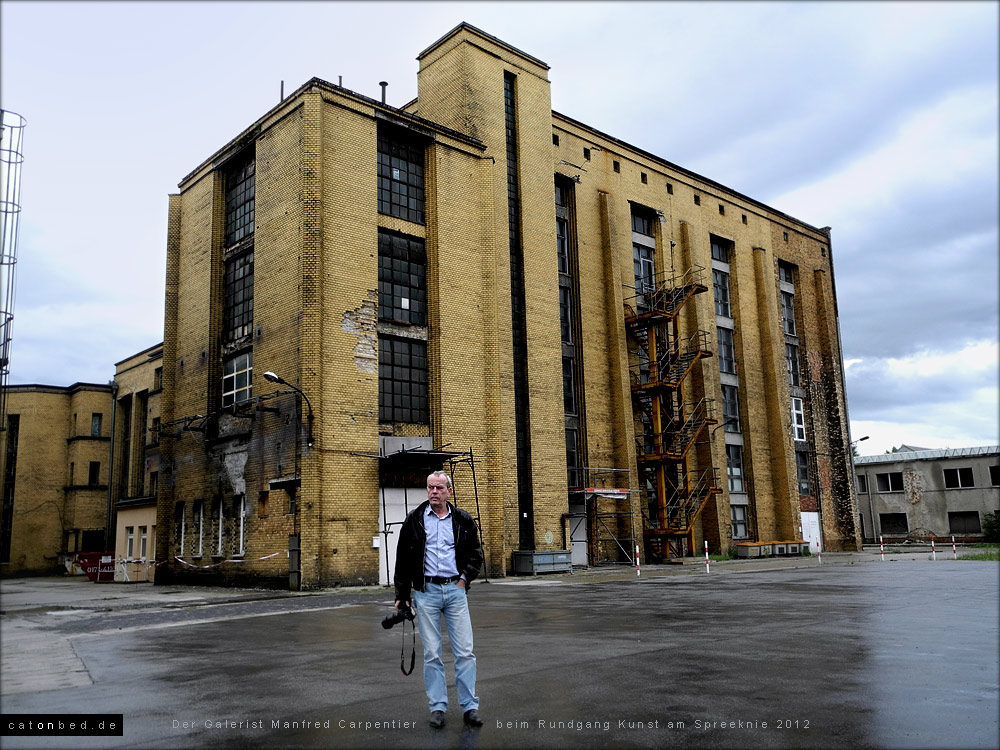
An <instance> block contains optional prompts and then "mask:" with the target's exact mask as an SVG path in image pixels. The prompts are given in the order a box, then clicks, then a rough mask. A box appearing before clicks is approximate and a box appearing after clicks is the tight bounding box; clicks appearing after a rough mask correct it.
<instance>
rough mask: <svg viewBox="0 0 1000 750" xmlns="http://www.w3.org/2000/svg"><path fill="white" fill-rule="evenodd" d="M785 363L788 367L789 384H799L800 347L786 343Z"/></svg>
mask: <svg viewBox="0 0 1000 750" xmlns="http://www.w3.org/2000/svg"><path fill="white" fill-rule="evenodd" d="M785 365H786V366H787V368H788V384H789V385H798V384H799V347H797V346H796V345H795V344H785Z"/></svg>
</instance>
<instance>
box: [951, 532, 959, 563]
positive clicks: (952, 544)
mask: <svg viewBox="0 0 1000 750" xmlns="http://www.w3.org/2000/svg"><path fill="white" fill-rule="evenodd" d="M951 554H952V555H953V556H954V559H955V560H957V559H958V547H956V546H955V537H954V536H952V538H951Z"/></svg>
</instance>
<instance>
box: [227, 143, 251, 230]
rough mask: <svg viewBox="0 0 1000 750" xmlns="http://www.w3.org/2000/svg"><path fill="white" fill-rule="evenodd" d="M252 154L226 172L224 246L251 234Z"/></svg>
mask: <svg viewBox="0 0 1000 750" xmlns="http://www.w3.org/2000/svg"><path fill="white" fill-rule="evenodd" d="M254 166H255V164H254V154H253V151H251V152H250V154H249V156H248V158H246V159H243V160H240V161H239V162H238V163H237V164H234V165H233V166H232V167H231V168H230V169H229V170H228V171H227V172H226V247H230V246H232V245H235V244H236V243H237V242H239V241H240V240H243V239H246V238H247V237H250V236H251V235H253V229H254V193H255V187H254V171H255V168H254Z"/></svg>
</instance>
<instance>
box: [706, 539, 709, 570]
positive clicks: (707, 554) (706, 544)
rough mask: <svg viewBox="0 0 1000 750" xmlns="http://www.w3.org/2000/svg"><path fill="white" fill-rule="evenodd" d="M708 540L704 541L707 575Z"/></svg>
mask: <svg viewBox="0 0 1000 750" xmlns="http://www.w3.org/2000/svg"><path fill="white" fill-rule="evenodd" d="M708 565H709V563H708V542H707V541H706V542H705V575H708Z"/></svg>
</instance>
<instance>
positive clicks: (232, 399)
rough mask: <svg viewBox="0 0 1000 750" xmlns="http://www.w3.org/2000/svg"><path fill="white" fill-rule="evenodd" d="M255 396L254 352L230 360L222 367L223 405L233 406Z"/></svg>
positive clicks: (238, 355)
mask: <svg viewBox="0 0 1000 750" xmlns="http://www.w3.org/2000/svg"><path fill="white" fill-rule="evenodd" d="M251 395H253V352H252V351H251V352H243V353H242V354H237V355H236V356H235V357H230V358H228V359H227V360H226V361H225V362H223V367H222V405H223V406H224V407H225V406H232V405H233V404H238V403H240V402H241V401H246V400H247V399H249V398H250V396H251Z"/></svg>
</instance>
